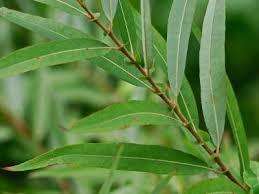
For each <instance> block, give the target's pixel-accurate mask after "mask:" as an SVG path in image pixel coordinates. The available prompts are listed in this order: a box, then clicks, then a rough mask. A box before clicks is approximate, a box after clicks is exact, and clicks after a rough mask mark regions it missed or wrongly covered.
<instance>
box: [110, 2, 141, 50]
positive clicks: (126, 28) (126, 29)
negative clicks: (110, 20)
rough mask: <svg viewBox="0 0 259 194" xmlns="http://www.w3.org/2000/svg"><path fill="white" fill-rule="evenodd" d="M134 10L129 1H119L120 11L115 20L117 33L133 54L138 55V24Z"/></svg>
mask: <svg viewBox="0 0 259 194" xmlns="http://www.w3.org/2000/svg"><path fill="white" fill-rule="evenodd" d="M132 9H133V8H132V6H131V5H130V3H129V2H128V0H119V3H118V11H117V13H116V16H115V18H114V29H115V32H116V33H117V34H118V35H120V36H121V38H122V41H123V43H124V44H125V46H126V48H127V49H128V50H129V51H130V52H131V53H132V54H137V53H138V52H137V49H138V48H139V45H138V36H137V33H136V22H135V19H134V15H133V10H132Z"/></svg>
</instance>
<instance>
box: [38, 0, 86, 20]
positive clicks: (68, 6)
mask: <svg viewBox="0 0 259 194" xmlns="http://www.w3.org/2000/svg"><path fill="white" fill-rule="evenodd" d="M34 1H37V2H40V3H43V4H46V5H49V6H52V7H54V8H57V9H60V10H62V11H65V12H67V13H69V14H72V15H79V16H80V15H81V16H84V15H85V13H84V10H83V9H82V8H81V7H80V5H79V4H78V3H77V1H76V0H66V1H64V0H34Z"/></svg>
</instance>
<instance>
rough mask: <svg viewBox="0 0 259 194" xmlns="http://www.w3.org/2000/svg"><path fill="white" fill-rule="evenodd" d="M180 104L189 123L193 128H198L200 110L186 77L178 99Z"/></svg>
mask: <svg viewBox="0 0 259 194" xmlns="http://www.w3.org/2000/svg"><path fill="white" fill-rule="evenodd" d="M178 104H179V106H180V108H181V111H182V112H183V114H184V115H185V116H186V118H187V119H188V120H189V122H191V124H192V126H193V128H194V129H196V128H198V127H199V120H200V119H199V113H198V108H197V104H196V100H195V97H194V94H193V91H192V88H191V86H190V84H189V82H188V80H187V79H186V77H184V78H183V84H182V87H181V91H180V94H179V97H178Z"/></svg>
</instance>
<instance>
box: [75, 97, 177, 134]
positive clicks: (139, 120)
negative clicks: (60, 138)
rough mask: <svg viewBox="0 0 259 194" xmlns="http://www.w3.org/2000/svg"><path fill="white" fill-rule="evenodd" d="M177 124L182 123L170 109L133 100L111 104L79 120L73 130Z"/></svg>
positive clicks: (102, 129)
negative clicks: (172, 114)
mask: <svg viewBox="0 0 259 194" xmlns="http://www.w3.org/2000/svg"><path fill="white" fill-rule="evenodd" d="M151 124H152V125H176V126H179V125H180V126H181V123H180V122H179V121H178V120H176V119H174V118H172V116H171V113H170V111H169V110H168V109H167V108H166V107H164V106H162V105H160V104H156V103H153V102H148V101H131V102H127V103H120V104H114V105H111V106H109V107H107V108H105V109H103V110H101V111H99V112H96V113H93V114H92V115H90V116H88V117H86V118H84V119H82V120H80V121H78V122H77V123H75V125H74V126H73V127H72V129H71V131H72V132H92V131H94V132H96V131H109V130H116V129H121V128H127V127H130V126H134V125H135V126H136V125H151Z"/></svg>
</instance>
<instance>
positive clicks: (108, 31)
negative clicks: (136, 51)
mask: <svg viewBox="0 0 259 194" xmlns="http://www.w3.org/2000/svg"><path fill="white" fill-rule="evenodd" d="M77 2H78V3H79V4H80V6H81V7H82V8H83V9H84V11H85V16H86V18H87V19H88V20H90V21H92V22H94V23H95V24H96V25H97V26H99V27H100V28H101V29H102V30H103V31H104V33H106V34H107V35H108V36H109V37H110V38H111V40H112V41H113V42H114V44H115V45H116V46H117V50H118V51H120V52H121V53H123V54H124V55H125V57H127V58H128V59H129V61H130V63H131V64H133V65H134V66H135V67H136V68H137V69H138V70H139V71H140V72H141V74H142V75H143V76H144V77H145V79H146V80H147V81H148V82H149V83H150V85H151V86H152V90H151V91H152V92H153V93H154V94H156V95H158V96H159V97H160V98H161V99H162V100H163V101H164V103H166V104H167V105H168V107H169V108H170V110H171V111H173V112H175V114H176V115H177V117H178V118H179V120H180V121H181V122H182V124H183V125H184V126H185V128H186V129H187V130H188V131H189V132H190V133H191V134H192V136H193V137H194V138H195V139H196V141H197V143H198V145H200V146H202V147H203V149H204V150H205V151H206V152H207V153H208V154H209V156H210V157H211V158H212V159H213V161H214V162H215V163H216V164H217V165H218V166H219V167H220V171H221V173H222V174H224V175H225V176H226V177H227V178H228V179H229V180H231V181H232V182H234V183H235V184H236V185H238V186H239V187H241V188H242V189H243V190H245V191H248V190H249V189H250V188H249V186H248V185H246V184H245V183H242V182H239V180H238V179H237V178H236V177H235V176H234V175H233V174H232V172H231V171H230V170H229V168H228V167H227V166H226V165H225V164H224V163H223V161H222V159H221V157H220V155H219V153H217V152H216V153H215V152H214V150H212V149H211V148H210V147H209V146H208V144H207V143H206V142H205V141H204V140H203V138H202V137H201V136H200V135H199V134H198V133H197V131H196V130H195V129H194V128H193V127H192V126H191V124H190V122H189V121H188V119H187V118H186V117H185V116H184V115H183V113H182V112H181V110H180V108H179V106H178V104H177V103H176V102H175V101H174V100H173V99H171V98H170V97H168V96H167V95H166V94H165V93H163V92H162V91H161V89H160V88H159V86H158V85H157V84H156V83H155V81H154V80H153V79H152V77H150V76H149V75H148V73H147V70H146V69H145V68H143V67H142V66H141V65H140V64H138V62H137V61H136V59H135V57H134V56H133V55H132V53H130V52H129V51H128V50H127V49H126V47H125V46H124V44H123V43H121V42H120V41H119V39H118V38H117V37H116V36H115V34H114V33H113V32H112V30H111V29H110V28H107V27H106V26H104V25H103V24H102V23H101V22H100V21H99V20H98V18H97V17H96V16H95V15H94V14H93V13H92V12H91V11H90V10H89V9H88V7H87V6H86V4H85V3H84V2H83V1H82V0H77Z"/></svg>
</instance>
